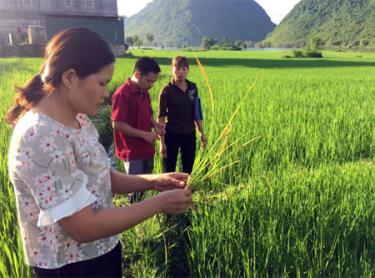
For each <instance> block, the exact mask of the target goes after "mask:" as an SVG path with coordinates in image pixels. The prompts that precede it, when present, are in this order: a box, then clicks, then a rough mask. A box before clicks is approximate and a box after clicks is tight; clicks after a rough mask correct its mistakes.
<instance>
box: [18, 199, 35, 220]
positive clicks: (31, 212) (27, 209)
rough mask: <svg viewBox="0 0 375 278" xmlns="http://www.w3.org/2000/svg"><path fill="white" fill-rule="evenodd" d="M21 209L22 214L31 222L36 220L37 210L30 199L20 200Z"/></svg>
mask: <svg viewBox="0 0 375 278" xmlns="http://www.w3.org/2000/svg"><path fill="white" fill-rule="evenodd" d="M20 205H21V209H22V211H23V212H24V214H25V215H26V216H27V217H29V218H30V219H31V220H37V219H38V215H39V209H38V208H37V207H36V205H35V202H34V200H32V199H31V198H21V203H20Z"/></svg>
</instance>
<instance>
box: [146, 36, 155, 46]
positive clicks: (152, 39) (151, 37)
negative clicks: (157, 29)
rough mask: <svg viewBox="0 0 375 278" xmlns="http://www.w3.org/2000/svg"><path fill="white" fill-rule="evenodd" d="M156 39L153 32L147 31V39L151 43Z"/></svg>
mask: <svg viewBox="0 0 375 278" xmlns="http://www.w3.org/2000/svg"><path fill="white" fill-rule="evenodd" d="M154 39H155V37H154V35H153V34H151V33H147V34H146V40H148V41H149V43H150V45H151V44H152V42H153V41H154Z"/></svg>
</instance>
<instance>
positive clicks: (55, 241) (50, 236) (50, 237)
mask: <svg viewBox="0 0 375 278" xmlns="http://www.w3.org/2000/svg"><path fill="white" fill-rule="evenodd" d="M61 238H62V236H61V234H60V233H59V232H58V231H57V230H56V229H55V226H54V225H49V226H46V227H42V228H41V233H40V236H39V237H38V239H37V240H38V243H39V244H40V245H41V246H46V247H48V248H50V249H52V250H57V249H58V248H59V246H60V245H61V243H60V241H61Z"/></svg>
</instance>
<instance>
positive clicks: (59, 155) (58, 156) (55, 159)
mask: <svg viewBox="0 0 375 278" xmlns="http://www.w3.org/2000/svg"><path fill="white" fill-rule="evenodd" d="M50 156H51V157H52V163H62V162H63V161H64V158H65V157H64V153H63V152H62V151H54V152H53V153H51V154H50Z"/></svg>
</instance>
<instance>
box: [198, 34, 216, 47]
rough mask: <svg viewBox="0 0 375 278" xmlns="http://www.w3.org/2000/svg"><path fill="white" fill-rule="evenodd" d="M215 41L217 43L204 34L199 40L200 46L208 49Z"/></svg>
mask: <svg viewBox="0 0 375 278" xmlns="http://www.w3.org/2000/svg"><path fill="white" fill-rule="evenodd" d="M216 43H217V41H216V40H214V39H213V38H209V37H205V36H204V37H202V40H201V47H202V48H203V49H205V50H209V49H210V48H211V47H212V46H214V45H215V44H216Z"/></svg>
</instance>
